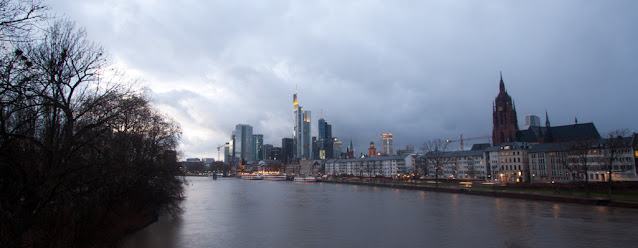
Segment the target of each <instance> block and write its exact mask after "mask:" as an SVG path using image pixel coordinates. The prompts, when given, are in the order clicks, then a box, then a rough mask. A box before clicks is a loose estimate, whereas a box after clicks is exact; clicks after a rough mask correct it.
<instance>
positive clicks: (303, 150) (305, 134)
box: [292, 91, 312, 159]
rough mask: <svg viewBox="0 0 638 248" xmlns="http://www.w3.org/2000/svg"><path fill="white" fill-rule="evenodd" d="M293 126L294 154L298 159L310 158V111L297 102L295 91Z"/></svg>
mask: <svg viewBox="0 0 638 248" xmlns="http://www.w3.org/2000/svg"><path fill="white" fill-rule="evenodd" d="M293 112H294V120H295V124H294V128H293V135H292V138H293V142H294V150H293V152H294V154H295V158H298V159H309V158H311V151H312V142H311V139H310V111H304V110H303V108H302V107H301V106H300V105H299V104H298V103H297V92H296V91H295V95H294V96H293Z"/></svg>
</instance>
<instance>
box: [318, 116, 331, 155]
mask: <svg viewBox="0 0 638 248" xmlns="http://www.w3.org/2000/svg"><path fill="white" fill-rule="evenodd" d="M318 130H319V133H318V135H317V136H318V137H317V142H318V145H319V147H318V150H319V155H320V156H319V157H321V154H322V153H323V157H324V158H334V157H335V155H334V148H333V145H332V144H333V143H334V141H333V139H332V126H331V125H330V124H328V122H327V121H326V120H324V119H323V118H321V119H319V125H318ZM322 151H323V152H322Z"/></svg>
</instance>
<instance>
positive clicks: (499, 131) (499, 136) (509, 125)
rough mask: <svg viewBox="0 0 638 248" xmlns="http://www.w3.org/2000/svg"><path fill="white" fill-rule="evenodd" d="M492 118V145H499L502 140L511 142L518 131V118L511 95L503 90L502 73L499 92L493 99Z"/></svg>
mask: <svg viewBox="0 0 638 248" xmlns="http://www.w3.org/2000/svg"><path fill="white" fill-rule="evenodd" d="M492 113H493V114H492V119H493V122H494V128H493V129H492V142H493V143H492V145H494V146H499V145H501V143H503V142H513V141H515V140H516V132H517V131H518V120H517V119H516V106H514V104H513V103H512V97H510V95H509V94H507V91H506V90H505V83H504V82H503V73H501V82H500V85H499V93H498V96H497V97H496V99H495V100H494V106H493V109H492Z"/></svg>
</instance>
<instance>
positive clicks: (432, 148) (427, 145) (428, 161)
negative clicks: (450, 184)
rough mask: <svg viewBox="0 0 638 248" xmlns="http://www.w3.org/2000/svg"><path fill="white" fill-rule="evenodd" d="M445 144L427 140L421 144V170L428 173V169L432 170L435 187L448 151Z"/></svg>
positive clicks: (441, 141)
mask: <svg viewBox="0 0 638 248" xmlns="http://www.w3.org/2000/svg"><path fill="white" fill-rule="evenodd" d="M447 144H448V143H447V142H445V140H442V139H434V140H427V141H425V142H423V145H422V146H421V151H423V153H424V154H425V155H423V167H424V168H423V170H424V171H428V170H429V168H432V169H433V170H434V180H435V185H436V187H438V186H439V174H440V171H441V170H442V169H443V165H444V164H445V161H444V158H445V154H446V152H447V151H448V148H447Z"/></svg>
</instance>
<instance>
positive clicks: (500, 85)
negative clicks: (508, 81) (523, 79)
mask: <svg viewBox="0 0 638 248" xmlns="http://www.w3.org/2000/svg"><path fill="white" fill-rule="evenodd" d="M499 89H500V92H504V91H505V83H504V82H503V71H501V83H500V84H499Z"/></svg>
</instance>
